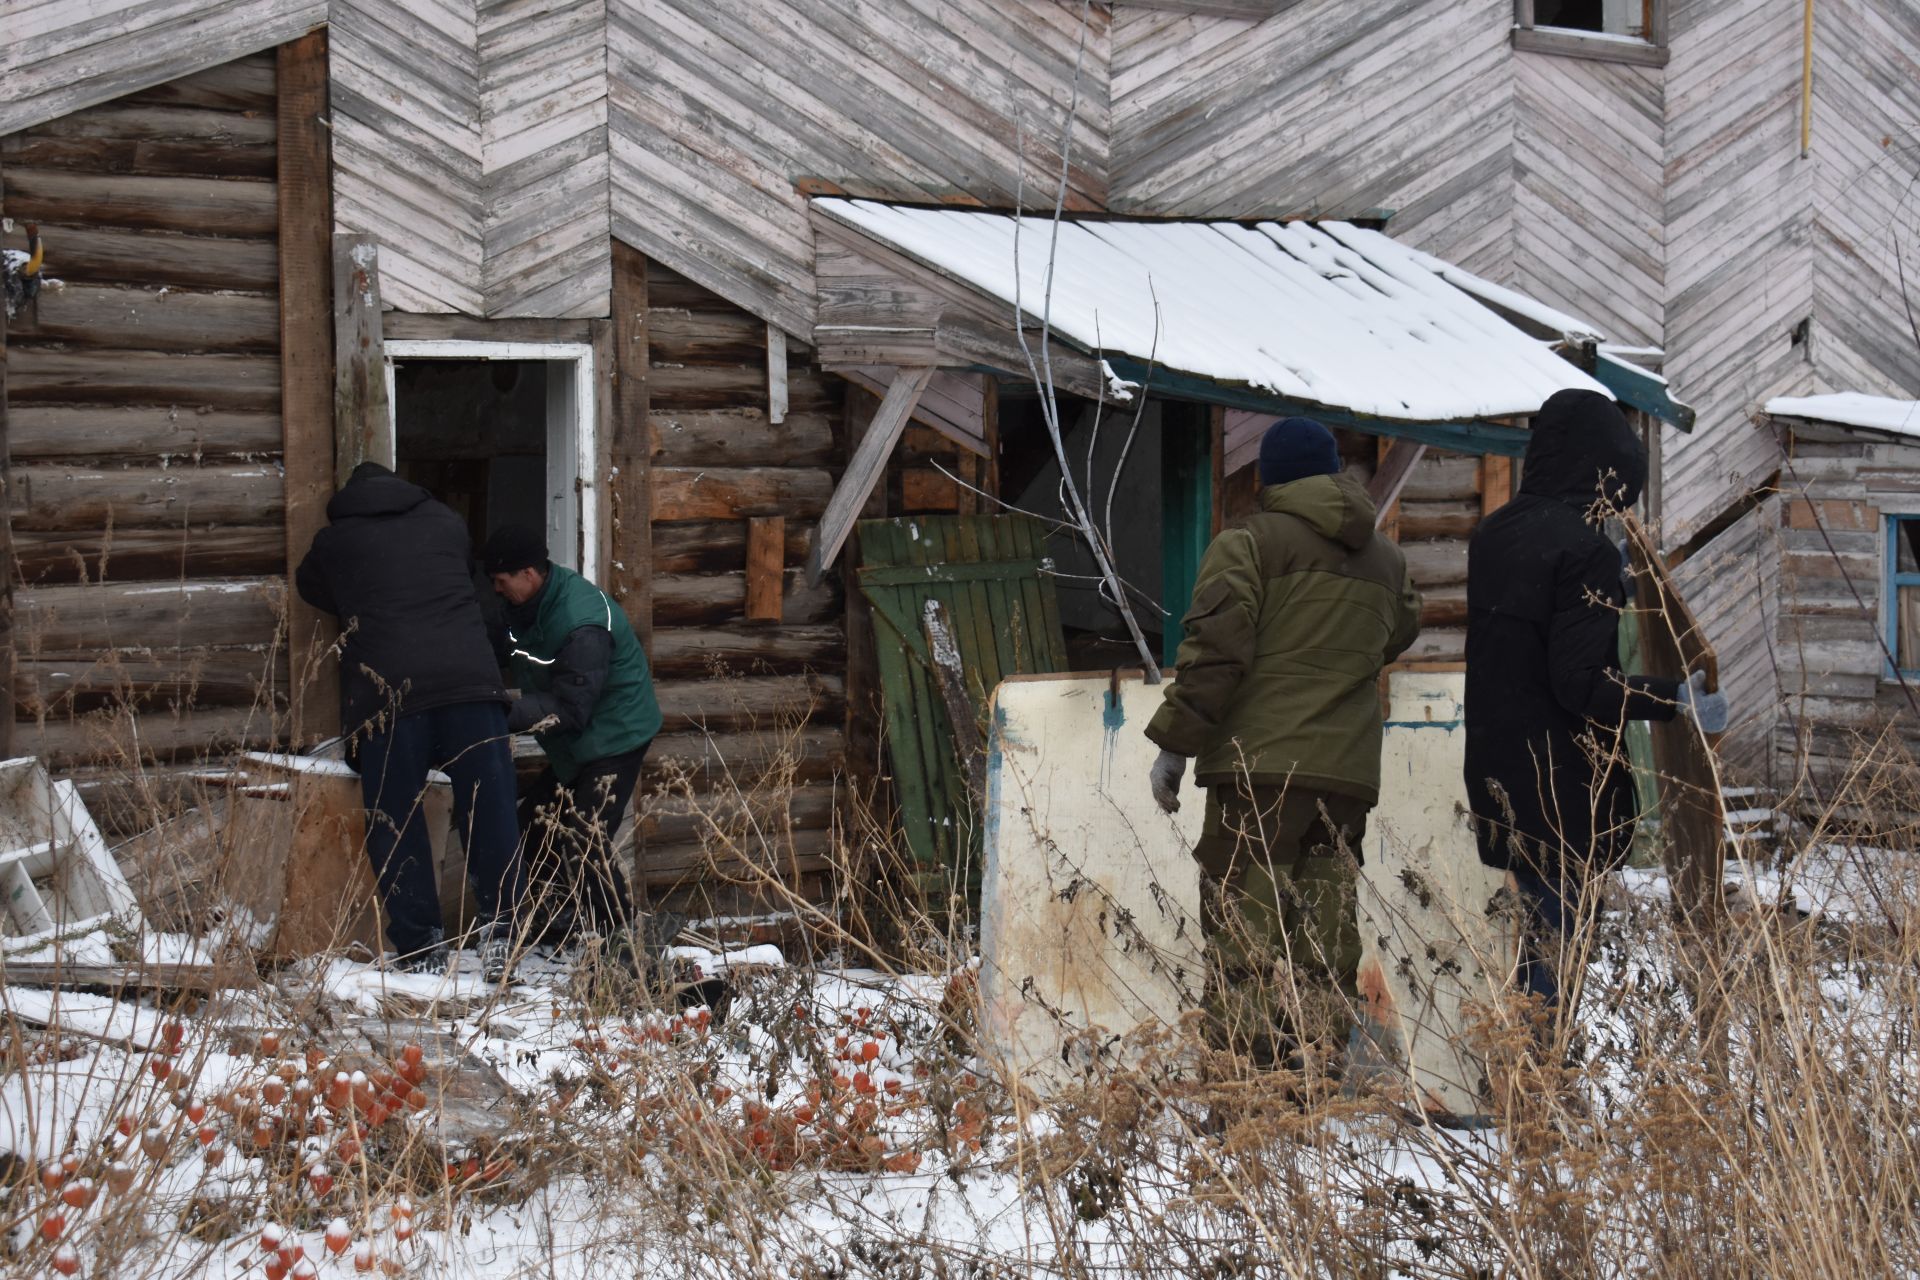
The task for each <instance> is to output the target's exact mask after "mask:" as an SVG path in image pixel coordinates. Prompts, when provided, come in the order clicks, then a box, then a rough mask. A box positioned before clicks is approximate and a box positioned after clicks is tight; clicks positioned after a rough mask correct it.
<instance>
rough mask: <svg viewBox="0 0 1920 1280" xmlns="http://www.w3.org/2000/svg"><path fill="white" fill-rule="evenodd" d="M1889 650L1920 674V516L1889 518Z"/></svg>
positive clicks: (1907, 671)
mask: <svg viewBox="0 0 1920 1280" xmlns="http://www.w3.org/2000/svg"><path fill="white" fill-rule="evenodd" d="M1887 648H1889V649H1891V650H1892V651H1893V653H1894V654H1895V656H1896V657H1897V658H1898V659H1899V663H1900V670H1901V671H1902V672H1903V673H1905V674H1907V675H1914V674H1920V515H1913V516H1889V517H1887Z"/></svg>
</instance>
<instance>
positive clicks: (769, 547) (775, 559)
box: [747, 516, 787, 622]
mask: <svg viewBox="0 0 1920 1280" xmlns="http://www.w3.org/2000/svg"><path fill="white" fill-rule="evenodd" d="M786 581H787V520H786V517H785V516H754V517H753V518H752V519H750V520H748V521H747V621H748V622H778V621H780V618H781V614H782V604H783V602H784V597H785V596H786Z"/></svg>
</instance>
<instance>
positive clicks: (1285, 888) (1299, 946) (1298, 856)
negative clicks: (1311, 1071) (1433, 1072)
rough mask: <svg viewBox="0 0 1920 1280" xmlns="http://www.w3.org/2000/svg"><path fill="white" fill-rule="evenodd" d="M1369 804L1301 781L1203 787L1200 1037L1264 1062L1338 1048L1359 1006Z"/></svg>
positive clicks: (1199, 846)
mask: <svg viewBox="0 0 1920 1280" xmlns="http://www.w3.org/2000/svg"><path fill="white" fill-rule="evenodd" d="M1371 807H1372V806H1370V805H1369V804H1367V803H1366V802H1365V801H1363V800H1357V799H1355V798H1353V797H1352V796H1343V795H1336V794H1334V793H1331V792H1326V791H1310V790H1306V789H1304V788H1297V787H1296V788H1281V787H1260V786H1251V787H1250V786H1246V785H1240V786H1218V787H1209V788H1207V817H1206V826H1205V828H1204V829H1203V831H1202V834H1201V837H1200V842H1199V843H1198V844H1197V845H1195V846H1194V850H1193V854H1194V858H1195V860H1196V861H1198V862H1199V864H1200V894H1201V912H1202V916H1203V918H1204V923H1205V925H1206V932H1207V951H1208V961H1209V964H1208V984H1207V1001H1206V1004H1207V1012H1208V1013H1209V1014H1210V1015H1212V1016H1211V1019H1210V1023H1211V1025H1210V1027H1209V1036H1210V1038H1211V1039H1212V1040H1213V1041H1214V1043H1215V1044H1216V1045H1217V1046H1218V1047H1221V1048H1231V1049H1233V1050H1235V1051H1237V1052H1240V1053H1244V1054H1247V1055H1249V1056H1251V1057H1253V1058H1254V1059H1256V1060H1257V1061H1261V1062H1263V1063H1266V1064H1269V1065H1281V1064H1284V1063H1287V1062H1288V1061H1289V1060H1292V1059H1294V1058H1295V1057H1296V1055H1298V1054H1299V1053H1300V1052H1301V1051H1302V1050H1305V1049H1309V1048H1313V1049H1316V1050H1317V1051H1319V1052H1320V1053H1321V1054H1322V1055H1328V1056H1330V1055H1337V1054H1338V1053H1339V1052H1340V1051H1342V1050H1344V1049H1345V1047H1346V1043H1347V1033H1348V1030H1349V1028H1350V1027H1351V1026H1352V1022H1353V1011H1354V1010H1356V1009H1358V1007H1359V987H1358V982H1357V978H1358V975H1359V969H1360V927H1359V924H1358V922H1357V920H1356V919H1355V915H1354V906H1355V887H1356V884H1357V882H1358V878H1359V875H1358V873H1359V853H1360V840H1361V837H1362V836H1364V835H1365V834H1366V829H1367V811H1368V809H1370V808H1371Z"/></svg>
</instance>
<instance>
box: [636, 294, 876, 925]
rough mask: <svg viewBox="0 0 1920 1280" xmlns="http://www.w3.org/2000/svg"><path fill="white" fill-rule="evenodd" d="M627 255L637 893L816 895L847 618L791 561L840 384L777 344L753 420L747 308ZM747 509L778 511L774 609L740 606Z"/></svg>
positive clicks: (837, 764) (709, 902) (833, 459)
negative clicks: (649, 515) (641, 556)
mask: <svg viewBox="0 0 1920 1280" xmlns="http://www.w3.org/2000/svg"><path fill="white" fill-rule="evenodd" d="M646 270H647V285H646V295H647V314H646V325H645V328H646V336H647V355H648V369H647V388H648V401H649V405H648V411H647V421H646V431H647V434H648V440H649V444H650V449H651V477H652V510H653V521H652V535H653V536H652V542H653V552H652V558H653V565H652V568H653V582H652V596H653V603H652V615H651V616H652V623H653V642H652V646H651V654H652V659H653V665H654V671H655V675H656V679H657V681H658V685H659V692H660V701H661V706H662V708H663V710H664V712H665V714H666V724H665V726H664V728H663V730H662V733H661V736H660V738H659V739H658V740H657V742H656V743H655V746H654V749H653V752H652V754H651V755H650V756H649V758H648V771H647V777H646V782H645V785H646V789H647V791H648V792H650V793H651V795H650V797H649V798H648V799H646V800H645V801H643V802H642V803H641V805H640V808H639V826H638V837H639V846H640V849H639V855H638V859H639V860H638V866H639V872H640V876H641V878H642V880H643V881H644V882H645V883H646V884H647V886H648V888H649V890H650V891H651V892H652V894H653V895H654V897H655V900H656V901H665V902H667V903H670V904H672V905H674V906H676V907H680V908H682V909H686V910H690V911H693V912H695V913H697V914H701V915H706V914H711V913H714V912H720V913H732V912H740V911H752V910H760V909H765V908H766V907H768V906H777V905H779V898H780V895H781V894H782V893H783V892H786V891H792V892H795V893H798V894H800V895H802V896H804V897H808V898H811V899H815V900H819V899H821V898H822V897H823V896H824V894H825V891H826V881H825V876H824V872H825V870H826V868H827V866H828V865H829V860H828V848H829V844H830V841H831V839H832V825H833V819H834V812H835V805H836V799H837V790H836V778H835V775H836V773H837V772H838V771H839V770H840V768H841V767H842V766H843V764H844V763H845V755H846V752H845V738H844V734H843V730H842V726H843V723H844V720H845V703H846V679H845V672H846V665H847V664H846V655H847V632H846V622H845V599H844V595H843V593H842V590H841V587H840V585H839V583H838V581H837V580H836V579H835V578H832V577H829V578H828V579H827V580H826V581H824V582H823V583H822V584H821V585H820V586H817V587H810V586H808V585H807V583H806V580H805V577H804V574H803V572H802V570H801V567H800V566H801V565H802V564H803V563H804V561H805V558H806V550H807V545H808V543H807V540H808V537H809V535H810V533H811V532H812V530H813V528H814V525H815V524H816V523H817V522H818V520H819V517H820V514H821V512H822V511H823V510H824V509H825V508H826V504H827V499H828V497H829V495H830V494H831V493H832V491H833V485H834V481H835V479H836V478H837V476H838V473H839V468H840V467H841V466H842V465H844V463H845V459H846V424H845V421H844V419H843V411H844V404H845V396H844V384H843V383H842V382H841V380H840V379H839V378H837V377H834V376H832V375H829V374H823V373H821V372H820V371H819V370H818V369H817V368H815V367H814V366H813V364H812V363H811V352H810V351H809V350H808V349H807V348H805V347H803V346H800V345H798V344H796V343H794V342H792V341H791V340H790V341H789V343H788V347H787V360H788V374H787V400H788V410H787V416H786V421H785V422H784V423H782V424H780V425H778V426H775V425H773V424H771V423H770V422H769V421H768V399H769V396H768V386H767V363H766V360H767V326H766V324H765V323H764V322H763V321H761V320H759V319H757V318H755V317H754V316H752V315H749V314H748V313H747V312H745V311H743V310H741V309H740V308H738V307H735V306H733V305H731V304H729V303H727V302H726V301H724V300H723V299H721V298H720V297H719V296H718V295H716V294H714V293H712V292H710V291H709V290H707V289H705V288H703V287H701V286H699V285H697V284H695V283H693V282H692V281H690V280H688V279H687V278H686V277H685V276H682V275H679V274H678V273H676V272H674V271H671V270H669V269H667V268H665V267H662V266H659V265H657V264H652V263H649V264H648V266H647V269H646ZM756 516H780V517H784V520H785V528H784V537H785V553H784V562H785V566H786V567H785V569H784V589H783V593H782V600H781V609H780V619H779V621H778V622H773V621H766V622H750V621H748V620H747V618H746V602H747V537H748V527H749V521H750V520H751V519H752V518H753V517H756ZM769 877H770V878H769ZM776 885H778V886H779V887H776Z"/></svg>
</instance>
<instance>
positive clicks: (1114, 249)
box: [813, 199, 1613, 423]
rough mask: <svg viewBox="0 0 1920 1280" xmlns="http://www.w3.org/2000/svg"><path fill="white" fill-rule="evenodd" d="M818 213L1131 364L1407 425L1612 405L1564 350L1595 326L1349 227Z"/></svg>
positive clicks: (925, 212)
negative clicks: (1560, 399)
mask: <svg viewBox="0 0 1920 1280" xmlns="http://www.w3.org/2000/svg"><path fill="white" fill-rule="evenodd" d="M813 204H814V208H815V209H817V210H819V211H820V212H822V213H824V214H826V215H828V216H830V217H832V218H834V219H835V220H836V221H839V222H842V223H844V224H846V225H848V226H851V227H854V228H856V229H858V230H859V231H860V232H861V233H863V234H864V235H866V236H869V237H871V238H873V239H875V240H877V241H880V242H882V243H884V244H885V245H886V246H888V247H889V248H891V249H893V250H895V251H896V252H898V253H901V254H904V255H905V256H907V257H908V258H911V259H914V260H916V261H918V262H920V263H922V264H924V265H925V266H927V267H930V268H932V269H934V270H936V271H938V272H941V273H943V274H944V275H946V276H949V277H951V278H953V279H956V280H958V281H961V282H963V283H964V284H966V285H967V286H968V287H970V288H971V289H973V290H976V291H978V292H980V293H982V294H984V295H987V296H988V297H990V298H993V299H996V300H998V301H999V302H1000V303H1003V304H1004V305H1005V306H1006V307H1007V308H1008V309H1009V310H1008V318H1009V322H1011V319H1012V314H1013V312H1012V309H1013V308H1014V307H1015V306H1016V305H1018V307H1019V309H1020V310H1021V311H1023V312H1024V313H1025V314H1026V315H1027V316H1028V317H1029V318H1030V319H1031V320H1039V319H1040V318H1042V316H1043V315H1045V316H1046V318H1047V319H1048V321H1049V323H1050V325H1051V328H1052V331H1053V333H1054V334H1055V335H1057V336H1058V337H1059V338H1061V339H1062V340H1063V341H1065V342H1067V343H1069V344H1071V345H1073V346H1077V347H1079V348H1081V349H1082V350H1085V351H1088V352H1093V353H1097V354H1100V355H1103V356H1107V357H1112V358H1115V359H1116V362H1118V358H1119V357H1126V358H1127V360H1126V362H1125V363H1127V364H1128V365H1135V364H1138V365H1146V364H1152V365H1153V366H1154V367H1156V368H1157V369H1161V370H1170V371H1174V372H1176V373H1179V374H1185V375H1189V376H1191V377H1193V378H1197V379H1203V380H1206V381H1207V382H1210V383H1215V384H1223V385H1237V386H1244V387H1247V388H1250V389H1252V390H1254V391H1256V392H1260V393H1263V394H1267V395H1271V396H1273V397H1275V398H1277V399H1282V400H1287V401H1294V402H1298V403H1300V404H1301V405H1303V406H1314V405H1317V406H1324V407H1327V408H1330V409H1337V410H1342V411H1344V412H1346V413H1349V414H1352V415H1355V416H1357V417H1366V418H1377V419H1384V420H1389V421H1395V422H1409V423H1446V422H1470V421H1474V420H1480V419H1487V418H1504V417H1511V416H1517V415H1522V414H1529V413H1532V412H1534V411H1535V410H1537V409H1538V408H1539V407H1540V405H1541V404H1542V403H1543V402H1544V401H1545V400H1546V399H1547V397H1549V396H1551V395H1552V394H1553V393H1554V392H1555V391H1559V390H1561V389H1563V388H1568V387H1574V388H1583V389H1587V390H1593V391H1599V392H1602V393H1604V394H1613V392H1612V391H1610V390H1609V388H1608V387H1607V386H1605V385H1603V384H1602V383H1601V382H1599V381H1597V380H1595V379H1594V378H1592V377H1590V376H1588V375H1587V374H1585V373H1583V372H1582V371H1581V370H1580V369H1579V368H1577V367H1575V366H1574V365H1573V364H1572V363H1570V362H1569V361H1567V360H1566V359H1564V358H1562V356H1561V355H1559V354H1558V353H1557V352H1556V351H1555V346H1556V344H1557V343H1572V344H1576V345H1588V344H1597V343H1598V342H1599V341H1600V340H1601V337H1602V335H1601V334H1600V333H1598V332H1597V331H1596V330H1595V329H1594V328H1593V327H1592V326H1590V325H1587V324H1586V323H1584V322H1583V321H1580V320H1578V319H1577V318H1575V317H1572V316H1568V315H1566V314H1564V313H1562V312H1559V311H1556V310H1554V309H1553V308H1551V307H1548V306H1546V305H1545V304H1542V303H1539V302H1537V301H1535V300H1533V299H1530V298H1527V297H1526V296H1524V295H1522V294H1518V293H1515V292H1514V291H1512V290H1509V289H1506V288H1504V287H1503V286H1500V285H1496V284H1494V283H1493V282H1491V281H1487V280H1483V279H1480V278H1479V277H1477V276H1474V275H1472V274H1471V273H1469V272H1466V271H1463V270H1462V269H1460V268H1459V267H1456V266H1453V265H1452V264H1450V263H1446V262H1443V261H1441V260H1440V259H1438V258H1434V257H1432V256H1431V255H1429V254H1425V253H1422V252H1420V251H1419V250H1417V249H1413V248H1410V247H1408V246H1406V245H1403V244H1400V243H1398V242H1396V241H1394V240H1392V239H1390V238H1388V237H1387V236H1385V235H1382V234H1381V233H1380V232H1377V231H1372V230H1368V229H1366V228H1363V227H1358V226H1354V225H1352V224H1350V223H1345V222H1321V223H1306V222H1287V223H1281V222H1261V223H1256V224H1251V225H1249V224H1245V223H1239V222H1213V221H1207V222H1201V221H1191V222H1165V221H1123V220H1104V219H1072V218H1067V219H1063V220H1061V221H1060V222H1059V223H1058V224H1057V227H1056V224H1055V223H1054V221H1053V219H1051V218H1049V217H1044V216H1028V217H1021V218H1016V217H1014V216H1013V215H1010V214H1003V213H990V212H982V211H978V210H966V209H934V208H921V207H909V206H901V205H888V204H881V203H878V202H875V201H869V200H839V199H821V200H816V201H814V202H813ZM1050 268H1051V290H1050V297H1049V269H1050ZM1502 313H1508V314H1512V315H1515V316H1517V317H1519V318H1521V319H1522V320H1524V321H1525V322H1526V323H1527V324H1528V325H1529V326H1530V327H1532V328H1534V329H1536V330H1541V331H1552V332H1556V333H1557V334H1558V335H1559V336H1558V338H1542V337H1538V336H1535V335H1534V334H1533V333H1529V332H1527V331H1525V330H1523V329H1522V328H1520V327H1519V325H1517V324H1515V323H1512V322H1510V321H1509V320H1508V319H1507V318H1506V315H1505V314H1502Z"/></svg>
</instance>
